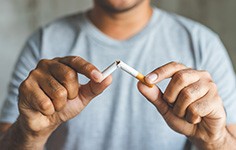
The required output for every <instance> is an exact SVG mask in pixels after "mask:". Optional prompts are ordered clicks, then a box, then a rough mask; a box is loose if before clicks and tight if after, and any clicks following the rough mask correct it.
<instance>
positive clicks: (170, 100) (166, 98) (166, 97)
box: [163, 92, 173, 103]
mask: <svg viewBox="0 0 236 150" xmlns="http://www.w3.org/2000/svg"><path fill="white" fill-rule="evenodd" d="M163 99H164V100H166V101H167V102H169V103H172V102H173V100H172V99H171V97H170V96H169V94H168V93H167V92H165V93H164V95H163Z"/></svg>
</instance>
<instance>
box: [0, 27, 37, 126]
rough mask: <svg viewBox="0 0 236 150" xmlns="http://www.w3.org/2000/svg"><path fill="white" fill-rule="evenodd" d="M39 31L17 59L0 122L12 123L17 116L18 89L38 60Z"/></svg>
mask: <svg viewBox="0 0 236 150" xmlns="http://www.w3.org/2000/svg"><path fill="white" fill-rule="evenodd" d="M40 45H41V30H39V31H38V32H36V33H35V34H33V35H32V36H31V37H30V38H29V40H28V41H27V42H26V44H25V46H24V48H23V50H22V51H21V53H20V56H19V57H18V60H17V63H16V64H15V68H14V71H13V74H12V78H11V80H10V83H9V86H8V93H7V96H6V98H5V101H4V103H3V107H2V109H1V112H0V122H4V123H14V122H15V121H16V119H17V117H18V115H19V111H18V88H19V86H20V84H21V82H22V81H23V80H25V79H26V78H27V76H28V74H29V72H30V71H31V70H32V69H34V68H35V67H36V65H37V62H38V60H39V58H40V51H39V50H40Z"/></svg>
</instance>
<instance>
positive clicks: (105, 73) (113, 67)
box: [102, 61, 118, 80]
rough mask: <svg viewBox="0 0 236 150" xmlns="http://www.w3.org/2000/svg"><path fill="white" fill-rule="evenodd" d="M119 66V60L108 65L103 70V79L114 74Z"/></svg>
mask: <svg viewBox="0 0 236 150" xmlns="http://www.w3.org/2000/svg"><path fill="white" fill-rule="evenodd" d="M117 68H118V64H117V61H115V62H114V63H112V64H111V65H110V66H108V67H107V68H106V69H105V70H104V71H102V75H103V80H104V79H105V78H107V77H108V76H109V75H110V74H112V73H113V72H114V71H115V70H116V69H117Z"/></svg>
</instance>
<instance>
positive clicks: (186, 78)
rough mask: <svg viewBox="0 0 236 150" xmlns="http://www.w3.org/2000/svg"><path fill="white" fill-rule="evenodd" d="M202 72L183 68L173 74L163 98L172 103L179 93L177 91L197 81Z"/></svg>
mask: <svg viewBox="0 0 236 150" xmlns="http://www.w3.org/2000/svg"><path fill="white" fill-rule="evenodd" d="M201 76H202V74H201V72H199V71H195V70H192V69H185V70H181V71H179V72H177V73H176V74H174V75H173V77H172V79H171V81H170V83H169V85H168V86H167V88H166V90H165V92H164V96H163V98H164V99H165V100H166V101H167V102H168V103H174V102H175V101H176V99H177V96H178V95H179V92H180V91H181V90H182V89H183V88H185V87H186V86H188V85H190V84H192V83H194V82H197V81H198V80H199V79H200V78H201Z"/></svg>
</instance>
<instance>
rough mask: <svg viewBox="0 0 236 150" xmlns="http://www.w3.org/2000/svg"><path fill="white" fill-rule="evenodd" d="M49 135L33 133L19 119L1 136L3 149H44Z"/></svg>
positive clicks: (0, 145)
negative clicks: (41, 135)
mask: <svg viewBox="0 0 236 150" xmlns="http://www.w3.org/2000/svg"><path fill="white" fill-rule="evenodd" d="M47 138H48V137H47V136H43V137H39V136H37V135H32V134H31V133H29V132H28V131H27V130H25V129H24V128H22V125H21V123H20V121H19V120H17V121H16V122H15V123H14V124H13V125H12V126H11V127H10V128H9V129H8V130H7V131H6V132H5V133H4V134H2V135H1V138H0V147H1V150H9V149H11V150H32V149H34V150H42V149H43V148H44V145H45V143H46V141H47Z"/></svg>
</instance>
